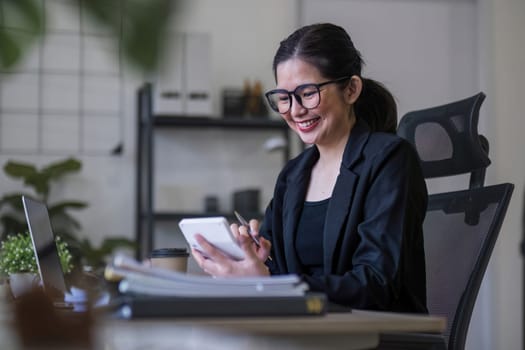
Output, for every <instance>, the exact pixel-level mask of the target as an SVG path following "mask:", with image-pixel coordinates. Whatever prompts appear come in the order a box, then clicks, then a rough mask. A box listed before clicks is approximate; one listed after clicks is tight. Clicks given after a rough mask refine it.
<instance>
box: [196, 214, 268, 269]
mask: <svg viewBox="0 0 525 350" xmlns="http://www.w3.org/2000/svg"><path fill="white" fill-rule="evenodd" d="M231 229H232V233H233V235H234V237H236V239H237V242H238V243H239V246H240V247H241V249H242V250H243V251H244V259H242V260H234V259H232V258H231V257H229V256H228V255H226V254H224V253H223V252H222V251H221V250H220V249H218V248H216V247H215V246H213V245H212V244H210V243H209V242H208V241H207V240H206V239H205V238H204V237H203V236H201V235H196V236H195V238H196V240H197V242H198V243H199V245H200V246H201V248H202V250H203V251H204V253H205V254H206V256H204V255H203V253H201V252H199V251H198V250H195V249H192V255H193V257H194V258H195V261H196V262H197V264H198V265H199V266H200V268H201V269H203V270H204V271H205V272H207V273H209V274H210V275H213V276H221V277H227V276H268V275H269V274H270V273H269V271H268V268H267V267H266V265H265V264H264V261H266V259H267V257H268V255H269V253H270V248H271V243H270V242H269V241H268V240H266V239H264V237H258V238H259V243H260V247H258V246H257V245H256V244H255V243H254V242H253V240H252V238H251V237H250V236H249V233H248V230H247V228H246V227H244V226H241V227H239V226H238V225H236V224H232V225H231Z"/></svg>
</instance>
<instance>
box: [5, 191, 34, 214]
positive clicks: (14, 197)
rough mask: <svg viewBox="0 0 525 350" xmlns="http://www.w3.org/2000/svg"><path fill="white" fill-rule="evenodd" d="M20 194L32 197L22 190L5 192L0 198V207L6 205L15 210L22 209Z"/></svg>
mask: <svg viewBox="0 0 525 350" xmlns="http://www.w3.org/2000/svg"><path fill="white" fill-rule="evenodd" d="M22 196H26V197H29V198H33V197H32V196H31V195H30V194H28V193H23V192H18V193H9V194H5V195H4V196H3V197H2V198H0V208H1V207H3V206H4V205H8V206H10V207H11V208H13V209H15V210H17V211H23V210H24V206H23V204H22Z"/></svg>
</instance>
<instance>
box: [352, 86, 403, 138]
mask: <svg viewBox="0 0 525 350" xmlns="http://www.w3.org/2000/svg"><path fill="white" fill-rule="evenodd" d="M361 80H362V81H363V89H362V91H361V95H360V96H359V98H358V99H357V101H356V103H355V105H354V108H355V114H356V116H357V118H363V120H364V121H365V122H366V123H367V124H368V126H369V127H370V129H371V130H372V131H383V132H388V133H393V134H395V133H396V130H397V106H396V101H395V100H394V96H392V94H391V93H390V91H388V90H387V88H386V87H385V86H384V85H383V84H381V83H379V82H377V81H375V80H372V79H366V78H361Z"/></svg>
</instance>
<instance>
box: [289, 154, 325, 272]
mask: <svg viewBox="0 0 525 350" xmlns="http://www.w3.org/2000/svg"><path fill="white" fill-rule="evenodd" d="M306 152H307V153H306V154H305V157H304V158H303V159H302V161H301V162H300V163H299V164H298V166H297V167H296V168H295V169H294V171H293V172H292V173H291V174H290V176H289V177H288V180H287V186H286V193H285V194H284V202H283V225H284V231H283V237H284V254H285V257H286V266H287V269H288V272H294V273H301V271H300V270H301V267H300V264H299V262H298V258H297V254H296V252H295V248H294V242H295V231H296V229H297V224H298V222H299V217H300V215H301V210H302V208H303V203H304V199H305V197H306V191H307V189H308V183H309V181H310V172H311V169H312V167H313V165H314V164H315V162H317V160H318V159H319V152H318V151H317V148H316V147H315V146H313V147H311V148H310V149H308V150H307V151H306Z"/></svg>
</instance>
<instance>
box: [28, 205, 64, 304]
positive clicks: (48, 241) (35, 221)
mask: <svg viewBox="0 0 525 350" xmlns="http://www.w3.org/2000/svg"><path fill="white" fill-rule="evenodd" d="M22 203H23V205H24V213H25V217H26V221H27V226H28V227H29V233H30V235H31V240H32V241H33V249H34V251H35V257H36V264H37V266H38V273H39V275H40V280H41V281H42V286H43V287H44V290H45V291H46V293H48V294H49V295H51V297H52V298H53V299H55V300H58V301H63V300H64V296H65V294H66V292H68V288H67V285H66V281H65V278H64V271H63V270H62V266H61V265H60V258H59V256H58V250H57V245H56V243H55V235H54V234H53V230H52V228H51V221H50V219H49V212H48V210H47V207H46V205H45V204H44V203H42V202H39V201H37V200H34V199H31V198H28V197H26V196H22Z"/></svg>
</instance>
